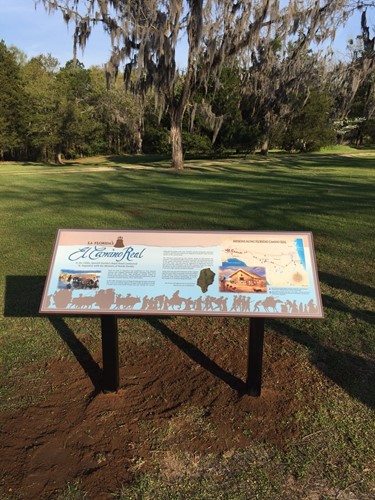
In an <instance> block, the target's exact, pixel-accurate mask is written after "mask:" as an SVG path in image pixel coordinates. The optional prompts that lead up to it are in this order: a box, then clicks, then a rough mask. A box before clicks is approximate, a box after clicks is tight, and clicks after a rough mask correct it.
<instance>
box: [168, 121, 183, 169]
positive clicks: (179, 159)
mask: <svg viewBox="0 0 375 500" xmlns="http://www.w3.org/2000/svg"><path fill="white" fill-rule="evenodd" d="M170 138H171V145H172V168H175V169H176V170H183V168H184V155H183V152H182V119H181V120H178V119H175V118H174V117H171V131H170Z"/></svg>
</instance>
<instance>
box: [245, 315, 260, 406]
mask: <svg viewBox="0 0 375 500" xmlns="http://www.w3.org/2000/svg"><path fill="white" fill-rule="evenodd" d="M263 340H264V318H250V331H249V350H248V364H247V381H246V392H247V394H248V395H249V396H260V393H261V388H262V361H263Z"/></svg>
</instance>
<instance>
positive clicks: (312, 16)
mask: <svg viewBox="0 0 375 500" xmlns="http://www.w3.org/2000/svg"><path fill="white" fill-rule="evenodd" d="M36 2H37V3H42V4H43V5H44V7H45V8H46V9H47V10H49V11H61V13H62V15H63V18H64V20H65V21H66V22H67V23H70V22H72V23H74V25H75V30H74V48H75V50H76V49H77V47H78V46H80V47H82V48H83V47H85V45H86V43H87V41H88V40H89V38H90V35H91V33H92V29H93V27H94V26H95V25H97V24H102V25H103V27H104V29H105V30H106V32H107V33H108V36H110V38H111V42H112V56H111V58H110V61H109V62H108V64H107V66H106V72H107V77H108V81H110V80H111V79H112V78H113V77H115V76H116V75H117V73H118V71H119V68H120V65H121V64H124V77H125V83H126V85H127V86H128V87H131V88H132V89H133V90H134V91H135V92H138V93H139V94H141V95H145V94H146V93H147V92H148V90H149V89H150V88H153V89H154V91H155V96H156V105H157V106H158V108H159V110H160V111H161V112H162V111H167V112H168V114H169V118H170V141H171V146H172V166H173V167H174V168H177V169H182V168H183V149H182V123H183V117H184V115H185V112H186V110H187V107H188V105H189V103H190V102H191V100H192V98H193V96H194V93H195V92H196V89H197V88H202V86H205V85H207V84H208V81H209V80H210V79H212V78H213V79H219V77H220V74H221V72H222V70H223V68H224V67H225V66H228V65H230V64H231V62H234V61H235V62H238V60H241V59H243V60H247V61H248V60H249V58H250V57H251V54H252V53H254V49H255V48H256V47H258V46H259V40H262V46H263V47H264V50H265V51H268V50H269V46H270V44H271V45H273V44H274V43H275V38H276V37H277V41H278V43H280V44H281V45H283V46H285V44H286V43H287V41H288V40H290V39H292V40H298V44H299V46H301V47H306V45H307V44H309V43H310V42H312V41H315V42H317V43H319V42H321V41H323V40H325V39H327V38H328V37H332V36H334V32H335V29H336V26H337V25H338V24H339V23H340V22H342V20H343V19H344V18H345V16H346V8H347V6H348V0H292V1H290V2H289V3H288V4H287V5H286V6H283V5H284V3H282V2H280V1H279V0H234V1H233V0H170V1H167V0H132V1H128V0H36ZM181 41H182V43H183V44H184V45H186V65H185V67H184V68H183V70H181V69H180V68H179V67H178V65H177V60H176V50H177V48H178V44H179V43H181Z"/></svg>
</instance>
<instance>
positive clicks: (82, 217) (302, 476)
mask: <svg viewBox="0 0 375 500" xmlns="http://www.w3.org/2000/svg"><path fill="white" fill-rule="evenodd" d="M347 153H350V154H355V151H347V150H346V151H345V152H344V154H336V153H335V152H331V151H326V152H323V153H322V154H319V155H285V154H271V155H270V157H269V158H261V157H259V156H252V157H248V158H247V159H242V158H235V157H232V158H229V159H214V160H204V161H199V160H190V161H188V162H187V167H188V168H187V169H186V170H184V171H181V172H176V171H173V170H170V169H168V168H167V167H168V161H167V159H166V158H163V157H145V156H137V157H110V158H108V157H101V158H96V159H86V160H82V161H76V162H69V163H67V165H66V166H63V167H56V166H48V165H39V164H24V165H22V164H4V165H0V181H1V183H0V213H1V220H0V250H1V259H0V270H1V271H0V307H2V310H1V313H2V314H1V316H0V363H1V364H0V377H1V388H0V398H1V407H2V409H3V410H10V409H12V408H13V409H14V408H17V407H20V406H22V405H29V404H35V403H36V402H37V401H38V399H39V400H40V399H42V398H43V397H45V395H43V394H38V391H37V390H36V391H34V393H33V394H29V395H26V396H25V398H24V400H21V401H20V400H19V399H18V398H17V400H16V399H14V398H13V394H14V392H15V391H16V389H17V380H21V379H22V380H25V379H27V380H29V381H30V383H31V384H33V385H34V386H37V381H38V380H39V379H40V378H42V377H43V376H44V371H45V364H46V363H47V361H48V360H50V359H51V358H52V359H59V357H60V358H65V357H73V358H75V359H77V360H78V361H79V363H80V364H81V365H82V367H83V368H84V370H85V371H86V372H87V373H88V374H89V376H90V378H91V381H92V383H93V386H94V387H95V386H97V385H98V380H99V379H100V368H99V367H98V365H97V364H96V363H95V362H94V361H93V359H92V357H91V354H90V352H91V351H92V350H93V349H94V348H96V347H97V345H98V342H99V339H100V326H99V322H98V320H97V319H93V318H89V317H85V318H79V317H69V318H60V317H56V318H54V319H49V318H47V317H39V315H38V313H37V311H38V307H39V301H40V298H41V293H42V289H43V284H44V277H45V275H46V273H47V270H48V265H49V260H50V256H51V252H52V247H53V243H54V239H55V234H56V231H57V229H58V228H96V229H116V228H121V229H176V230H183V229H186V230H244V231H248V230H265V231H267V230H275V231H278V230H280V231H289V230H292V231H294V230H303V231H305V230H307V231H312V232H313V235H314V241H315V249H316V254H317V261H318V269H319V276H320V280H321V289H322V295H323V302H324V309H325V319H324V320H322V321H320V320H318V321H311V320H285V321H284V320H273V321H269V322H268V326H267V327H268V328H270V329H273V330H274V331H277V332H278V333H279V334H281V335H284V336H286V337H288V338H290V339H292V340H293V342H295V343H296V345H298V346H300V348H301V349H300V351H299V352H298V353H297V355H298V357H299V359H300V361H301V363H304V366H305V367H306V370H310V369H317V370H318V371H319V373H320V374H321V376H322V378H323V379H328V380H329V382H330V384H331V385H330V386H329V389H327V387H326V386H324V387H323V386H322V388H321V389H322V390H321V391H319V385H317V387H315V388H314V389H315V390H316V391H317V392H316V406H317V407H318V408H319V411H318V412H315V413H312V412H311V409H310V408H309V407H306V409H305V411H304V412H303V413H302V414H300V415H295V416H293V418H294V419H296V420H298V422H299V424H300V425H301V426H302V428H303V429H305V433H304V435H305V436H308V437H306V439H304V441H303V442H302V443H291V444H290V446H289V447H288V448H287V449H286V450H284V451H283V452H280V451H277V450H275V449H273V448H272V447H270V446H268V445H267V443H255V444H252V446H249V449H248V450H243V451H236V452H228V453H229V454H228V455H227V456H221V457H217V456H210V455H209V454H207V456H200V457H196V458H195V462H196V463H195V465H194V457H191V456H187V455H186V454H185V455H184V454H183V453H181V454H178V453H175V452H174V453H173V454H171V453H170V454H169V455H168V454H164V456H163V460H162V461H159V463H158V466H157V467H156V469H158V467H159V472H155V474H146V475H140V476H139V480H138V482H137V483H136V484H134V485H132V486H131V487H125V486H124V488H123V489H122V490H121V491H117V492H115V493H114V494H115V495H116V497H117V498H146V497H150V498H152V497H156V496H157V497H158V498H249V497H252V498H283V495H284V497H285V498H287V497H288V495H289V498H290V495H291V494H292V493H293V492H294V491H295V492H297V493H298V491H301V488H302V487H304V488H307V487H309V488H310V490H309V491H310V492H311V491H313V490H314V488H316V489H319V485H320V487H321V488H323V490H324V491H326V492H327V497H328V498H330V495H331V497H334V495H337V491H344V492H345V491H354V492H355V493H356V494H357V496H358V498H360V496H359V495H370V494H371V491H372V488H373V487H374V483H373V476H372V475H371V474H372V471H371V467H370V466H369V464H370V463H371V460H372V459H373V458H374V449H373V442H374V427H373V420H372V417H373V413H372V410H373V408H374V405H375V395H374V383H373V381H374V375H375V370H374V353H375V339H374V337H375V336H374V330H375V329H374V313H375V310H374V277H373V241H374V206H375V204H374V201H375V190H374V187H375V186H374V177H375V176H374V151H362V152H361V155H360V156H349V155H348V154H347ZM132 165H134V166H142V167H144V168H142V169H137V168H135V169H131V168H128V167H129V166H132ZM103 166H105V167H108V170H106V171H101V167H103ZM77 170H78V172H77ZM62 173H64V174H65V175H59V174H62ZM15 174H19V175H15ZM22 174H24V175H22ZM26 174H30V175H26ZM182 321H186V319H183V318H180V319H176V320H175V322H176V324H178V323H179V322H182ZM213 321H216V322H217V323H218V324H219V322H220V319H219V318H216V319H214V320H213ZM239 321H241V320H239ZM135 324H136V325H138V326H136V327H135V328H134V332H133V334H132V335H133V337H132V339H131V341H132V342H134V343H137V342H144V341H146V340H145V330H144V327H143V325H141V322H139V323H137V322H136V323H135ZM151 326H154V327H155V326H157V325H155V324H154V325H151ZM159 326H160V325H159ZM159 330H160V334H161V335H162V336H164V338H169V339H170V340H171V341H172V342H173V341H175V343H176V345H179V347H180V348H181V349H185V351H186V352H187V354H189V353H190V354H191V356H192V357H193V356H195V357H197V356H198V354H199V353H198V352H197V347H196V346H194V345H192V344H189V343H188V342H186V341H184V340H183V339H182V340H181V339H178V338H177V337H176V336H175V333H174V332H173V330H171V329H169V328H168V327H167V326H165V325H164V326H161V327H160V328H159ZM147 335H148V334H147ZM201 335H202V340H201V342H203V343H204V340H205V339H204V332H201ZM151 336H152V335H151ZM148 341H149V342H157V337H156V339H155V338H154V339H152V338H149V339H148ZM205 361H206V366H207V367H209V366H211V365H210V360H209V359H206V360H205ZM215 368H216V371H218V372H219V371H220V367H215ZM227 378H228V380H229V382H230V380H231V377H230V375H228V377H227ZM192 464H193V465H192ZM162 466H164V469H163V470H164V471H165V470H167V471H170V473H169V475H168V474H167V475H166V474H165V473H163V472H162ZM173 471H174V472H173ZM213 471H214V472H213ZM224 477H225V478H226V487H225V488H224V489H223V485H222V480H223V478H224ZM286 480H287V482H288V487H287V488H286V487H285V482H286ZM75 486H76V484H75ZM75 486H74V488H75ZM69 488H73V487H72V486H68V487H67V489H69ZM74 488H73V489H74ZM335 488H336V489H335ZM337 488H338V489H337ZM77 490H78V486H77ZM283 492H284V493H283ZM297 493H296V494H297ZM62 494H64V493H63V492H62ZM82 495H83V493H82ZM368 498H369V497H368Z"/></svg>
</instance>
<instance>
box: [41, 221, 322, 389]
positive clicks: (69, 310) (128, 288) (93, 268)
mask: <svg viewBox="0 0 375 500" xmlns="http://www.w3.org/2000/svg"><path fill="white" fill-rule="evenodd" d="M40 312H41V313H43V314H79V315H82V314H90V315H93V314H97V315H100V316H101V328H102V349H103V390H105V391H116V390H117V389H118V387H119V353H118V325H117V317H118V316H119V315H120V316H130V315H131V316H146V315H149V316H158V315H159V316H166V315H167V316H171V315H188V316H192V315H193V316H194V315H199V316H240V317H249V318H250V332H249V353H248V374H247V380H246V387H247V393H248V394H250V395H252V396H259V395H260V392H261V378H262V355H263V339H264V321H265V318H267V317H272V318H274V317H283V318H322V317H323V309H322V302H321V295H320V290H319V281H318V275H317V269H316V261H315V254H314V248H313V241H312V235H311V233H308V232H283V233H281V232H254V231H251V232H237V231H236V232H234V231H232V232H224V231H208V232H203V231H128V230H92V229H85V230H75V229H60V230H59V231H58V234H57V237H56V243H55V248H54V252H53V256H52V260H51V264H50V268H49V273H48V276H47V280H46V284H45V288H44V293H43V297H42V302H41V306H40Z"/></svg>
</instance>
